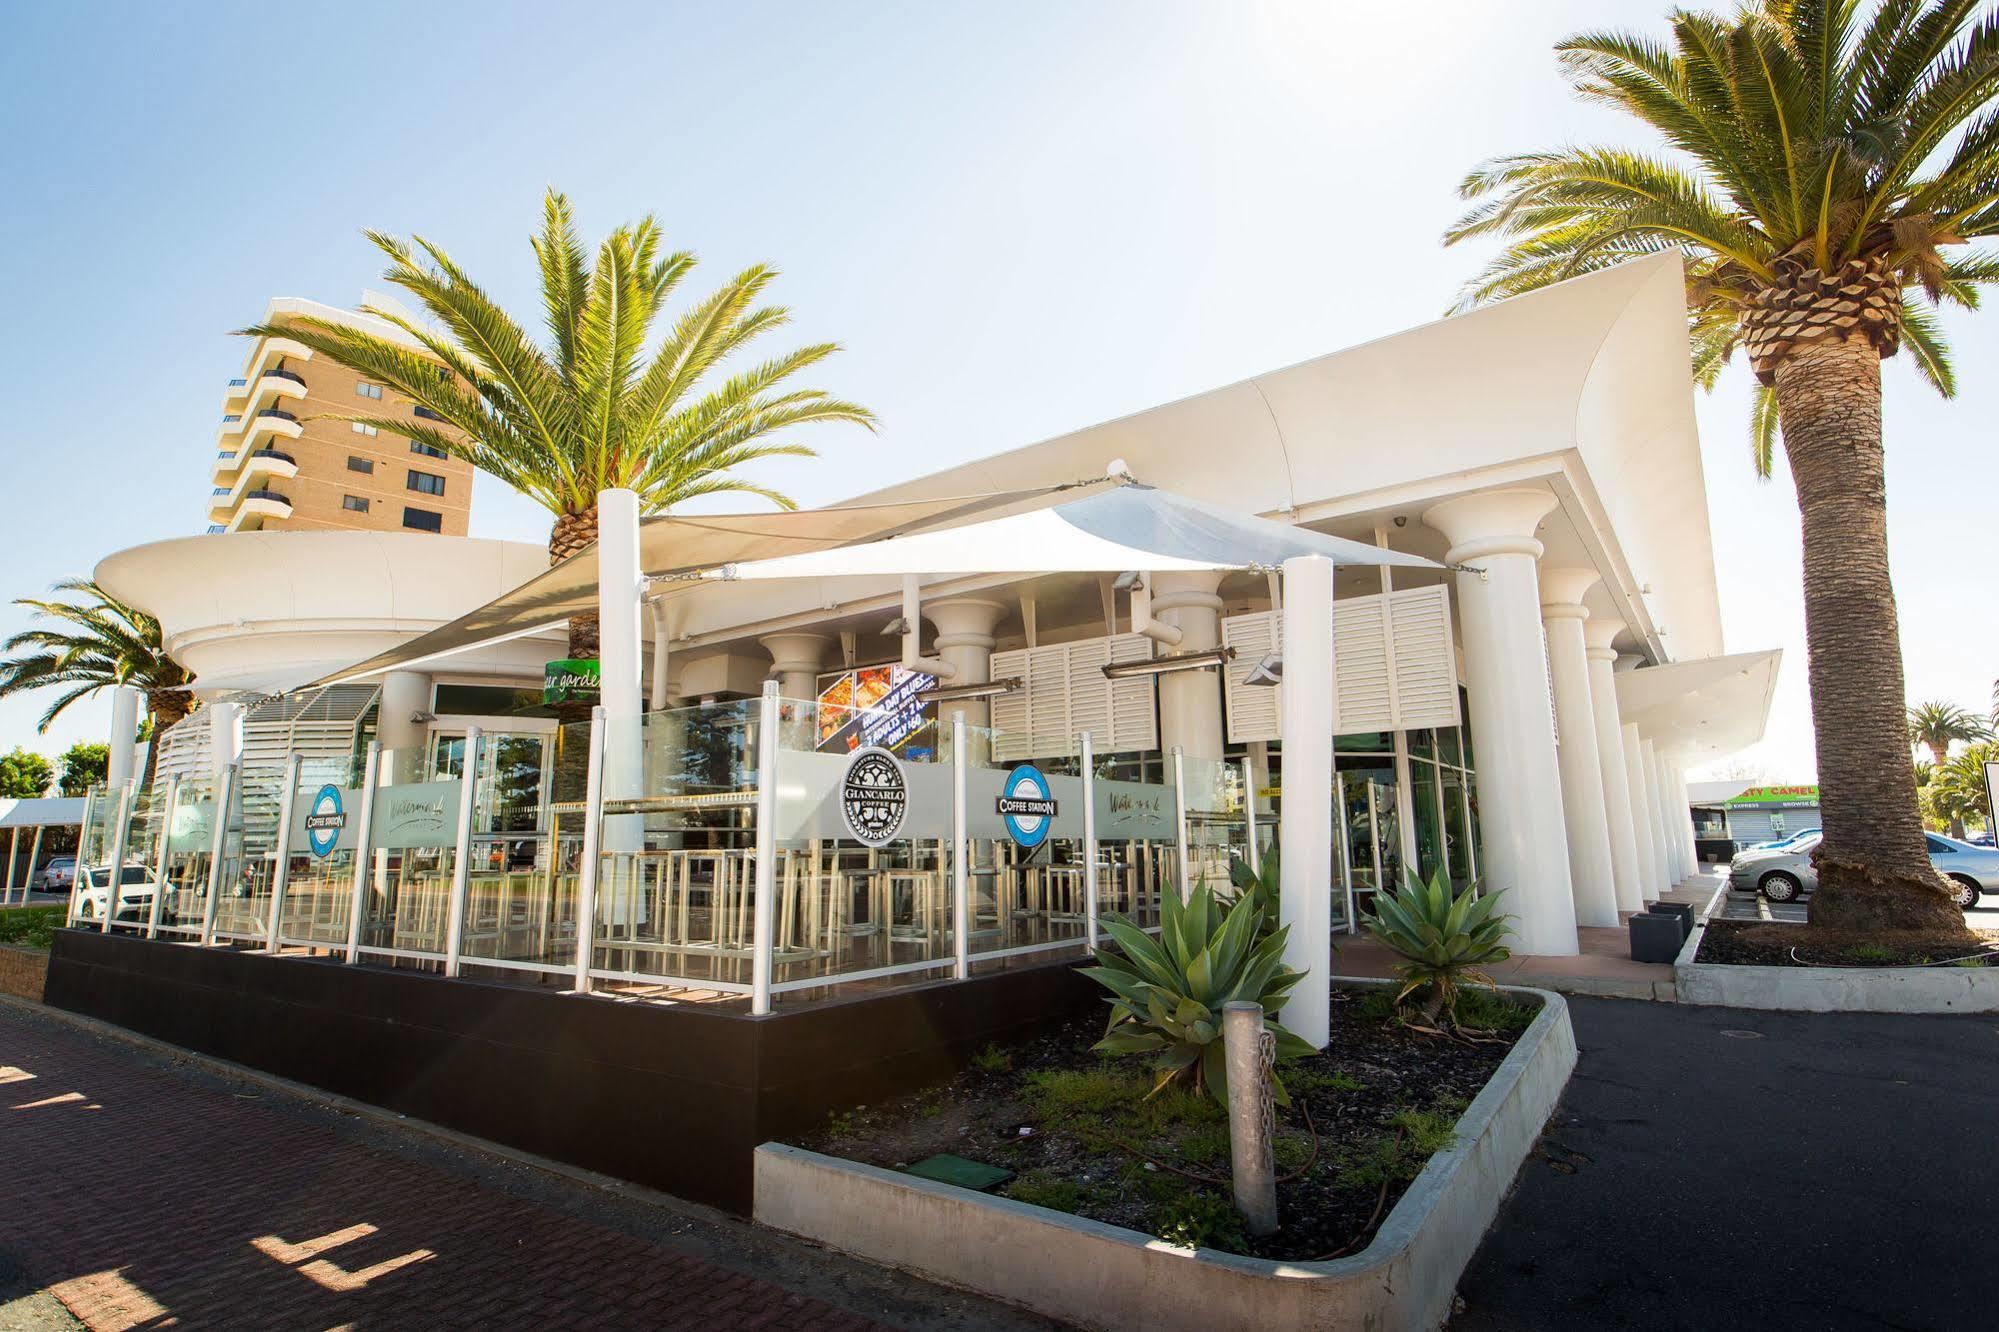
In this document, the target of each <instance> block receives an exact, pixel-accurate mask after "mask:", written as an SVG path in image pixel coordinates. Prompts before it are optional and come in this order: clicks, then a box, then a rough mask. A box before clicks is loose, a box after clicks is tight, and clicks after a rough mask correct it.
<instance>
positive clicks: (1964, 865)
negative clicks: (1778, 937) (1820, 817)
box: [1728, 832, 1999, 911]
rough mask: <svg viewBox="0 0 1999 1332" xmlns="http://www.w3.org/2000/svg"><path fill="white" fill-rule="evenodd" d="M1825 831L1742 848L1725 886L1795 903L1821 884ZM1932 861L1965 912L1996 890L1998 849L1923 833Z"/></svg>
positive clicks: (1998, 887) (1997, 887)
mask: <svg viewBox="0 0 1999 1332" xmlns="http://www.w3.org/2000/svg"><path fill="white" fill-rule="evenodd" d="M1822 837H1823V834H1821V833H1818V832H1811V833H1808V834H1806V835H1805V836H1803V837H1801V838H1797V839H1795V840H1793V841H1790V842H1788V843H1786V844H1785V845H1783V846H1773V847H1767V848H1764V849H1761V850H1749V851H1744V852H1742V853H1741V854H1740V855H1738V856H1736V858H1735V859H1734V860H1733V861H1731V862H1730V863H1729V867H1728V886H1729V887H1730V888H1732V889H1734V890H1735V891H1736V892H1740V893H1750V892H1760V893H1762V894H1763V896H1765V897H1767V898H1769V899H1770V900H1771V901H1772V902H1795V901H1797V900H1798V898H1800V897H1802V896H1804V895H1805V894H1806V893H1809V892H1811V891H1812V890H1813V889H1814V888H1817V887H1818V886H1819V876H1818V871H1817V870H1816V869H1814V868H1813V866H1812V852H1813V851H1815V850H1817V849H1818V844H1819V842H1820V840H1821V839H1822ZM1923 839H1924V840H1925V841H1926V842H1928V843H1929V848H1930V864H1931V865H1933V866H1935V867H1936V871H1937V873H1939V874H1941V875H1943V876H1944V878H1945V879H1946V880H1948V881H1949V883H1950V886H1951V887H1952V888H1954V889H1955V890H1956V898H1955V901H1956V902H1957V905H1958V906H1959V907H1960V908H1961V909H1963V910H1967V911H1968V910H1970V909H1971V908H1972V907H1975V906H1977V905H1978V899H1979V897H1980V896H1981V895H1983V894H1985V893H1999V850H1994V849H1993V848H1992V847H1989V846H1973V845H1971V843H1969V842H1960V841H1957V840H1956V839H1954V838H1950V837H1940V836H1938V835H1937V834H1936V833H1924V834H1923Z"/></svg>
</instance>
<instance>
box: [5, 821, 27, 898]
mask: <svg viewBox="0 0 1999 1332" xmlns="http://www.w3.org/2000/svg"><path fill="white" fill-rule="evenodd" d="M20 854H21V829H20V828H19V826H16V827H15V829H14V840H13V841H11V842H9V843H8V844H7V882H6V884H5V886H0V905H5V904H6V902H7V901H8V899H10V898H11V897H13V896H14V857H16V856H18V855H20ZM22 898H23V900H24V901H25V900H26V894H25V893H24V894H23V895H22Z"/></svg>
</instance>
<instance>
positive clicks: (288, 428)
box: [216, 380, 305, 456]
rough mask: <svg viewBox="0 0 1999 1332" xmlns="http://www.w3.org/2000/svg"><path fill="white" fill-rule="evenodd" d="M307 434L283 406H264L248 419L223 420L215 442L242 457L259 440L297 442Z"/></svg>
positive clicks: (228, 417) (229, 417) (245, 417)
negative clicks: (280, 439)
mask: <svg viewBox="0 0 1999 1332" xmlns="http://www.w3.org/2000/svg"><path fill="white" fill-rule="evenodd" d="M279 382H280V383H282V382H284V381H282V380H281V381H279ZM304 432H305V427H304V426H303V425H301V424H300V423H299V419H298V417H297V416H295V415H293V414H292V413H291V412H288V411H286V410H285V409H284V408H282V407H265V408H262V409H261V410H259V411H256V412H253V413H251V414H249V415H248V416H233V417H232V416H225V417H223V418H222V431H221V434H220V437H219V438H218V439H217V440H216V443H217V444H219V445H221V446H222V447H223V448H225V449H229V451H230V452H231V453H234V454H236V455H238V456H240V455H242V453H243V452H244V451H245V450H246V449H255V448H256V447H257V441H258V440H260V439H264V438H273V439H277V438H282V439H297V438H298V437H299V436H300V435H301V434H303V433H304ZM231 445H234V446H235V447H233V448H231V447H230V446H231Z"/></svg>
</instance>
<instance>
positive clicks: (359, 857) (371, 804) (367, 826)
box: [347, 740, 548, 966]
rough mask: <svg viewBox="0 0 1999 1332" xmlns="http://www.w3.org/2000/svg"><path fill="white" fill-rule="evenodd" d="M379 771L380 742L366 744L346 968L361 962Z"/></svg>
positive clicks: (349, 913) (355, 833) (348, 921)
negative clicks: (363, 923) (363, 918)
mask: <svg viewBox="0 0 1999 1332" xmlns="http://www.w3.org/2000/svg"><path fill="white" fill-rule="evenodd" d="M381 769H382V742H381V741H379V740H370V741H369V742H368V757H367V758H366V759H364V760H363V761H362V764H361V813H360V820H361V821H360V826H359V827H357V828H356V829H355V830H354V905H353V906H352V907H351V908H350V909H349V910H348V912H347V964H348V965H349V966H352V965H354V964H355V963H356V962H359V961H360V960H361V917H362V913H363V911H364V909H365V908H366V906H367V903H368V871H369V869H370V868H371V866H372V862H373V861H374V858H375V855H374V852H373V851H371V850H369V847H370V845H372V843H373V841H374V837H375V780H376V777H377V775H378V774H379V773H380V772H381ZM542 789H543V790H547V789H548V788H547V787H546V786H543V787H542Z"/></svg>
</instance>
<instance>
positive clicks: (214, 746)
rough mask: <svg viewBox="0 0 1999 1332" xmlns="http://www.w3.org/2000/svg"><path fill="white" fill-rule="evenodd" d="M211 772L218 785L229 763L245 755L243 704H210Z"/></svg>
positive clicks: (209, 740)
mask: <svg viewBox="0 0 1999 1332" xmlns="http://www.w3.org/2000/svg"><path fill="white" fill-rule="evenodd" d="M207 711H208V744H209V773H210V775H211V776H212V777H214V779H215V783H216V785H217V786H218V787H220V786H221V784H222V774H223V773H225V772H227V771H228V769H229V765H230V764H232V763H234V762H236V761H237V760H238V759H240V758H242V757H243V705H242V704H241V703H210V704H209V705H208V709H207Z"/></svg>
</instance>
